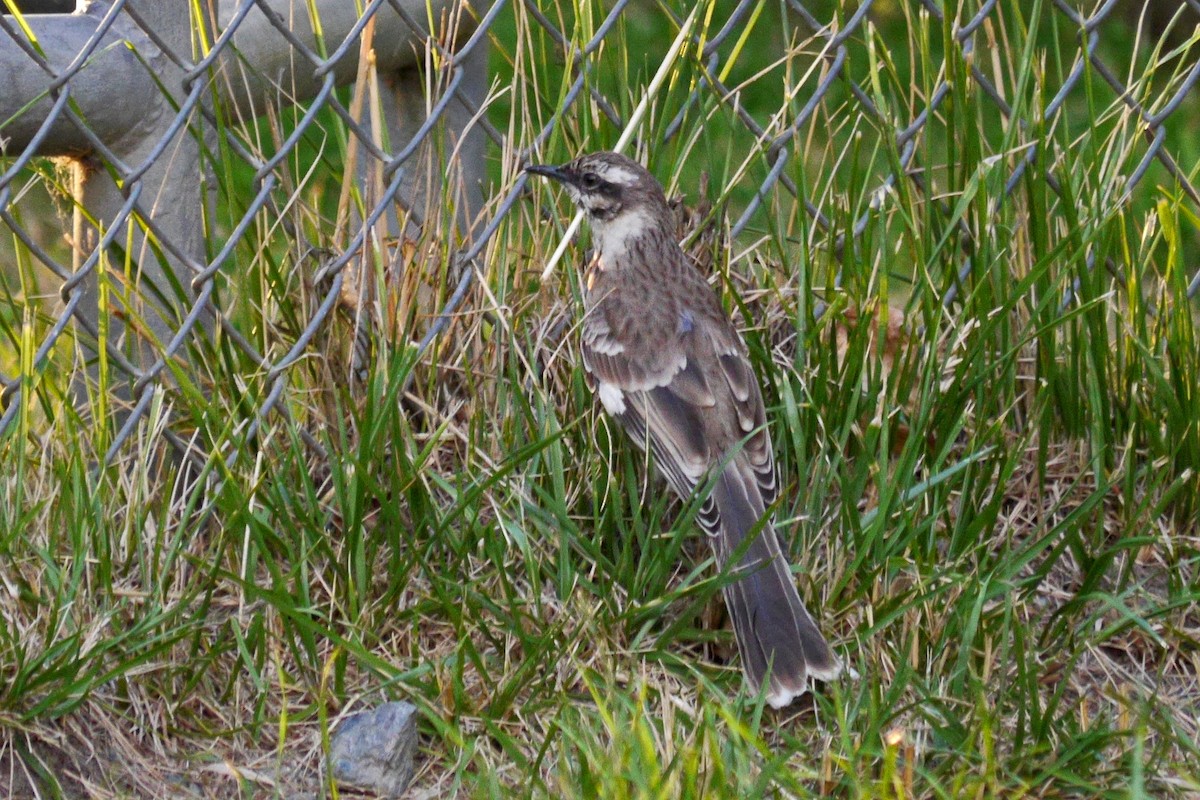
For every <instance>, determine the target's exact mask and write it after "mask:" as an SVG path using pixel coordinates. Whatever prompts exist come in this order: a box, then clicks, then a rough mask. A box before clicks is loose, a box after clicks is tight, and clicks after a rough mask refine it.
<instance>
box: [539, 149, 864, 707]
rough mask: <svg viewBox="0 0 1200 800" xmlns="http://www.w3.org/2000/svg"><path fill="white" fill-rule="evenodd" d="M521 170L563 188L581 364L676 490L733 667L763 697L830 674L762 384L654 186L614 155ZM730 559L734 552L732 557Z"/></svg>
mask: <svg viewBox="0 0 1200 800" xmlns="http://www.w3.org/2000/svg"><path fill="white" fill-rule="evenodd" d="M525 171H526V172H527V173H531V174H533V175H538V176H542V177H545V178H549V179H551V180H553V181H556V182H558V183H559V184H561V185H562V186H563V187H565V190H566V192H567V194H568V195H569V196H570V198H571V199H572V200H573V201H574V202H575V204H576V205H577V206H578V207H579V208H580V209H581V210H582V211H583V212H584V215H585V217H586V218H587V220H588V223H589V226H590V228H591V231H592V251H593V254H592V257H591V258H590V259H589V260H588V262H587V266H586V269H585V271H584V275H583V281H584V314H583V318H582V320H581V322H580V325H579V329H580V339H581V343H580V344H581V346H580V349H581V352H582V360H583V367H584V370H585V372H586V377H587V380H588V384H589V385H590V386H591V388H592V391H593V392H594V393H595V395H596V396H597V397H598V398H599V400H600V404H601V405H602V406H603V407H604V409H605V411H606V412H607V413H608V414H609V415H610V416H611V417H613V418H614V419H616V420H617V422H618V423H619V424H620V426H621V427H622V428H623V429H624V430H625V432H626V433H627V434H628V435H629V437H630V438H631V439H632V440H633V442H634V443H635V444H636V445H637V446H638V447H639V448H641V449H642V450H643V451H645V450H649V451H650V453H652V454H653V461H654V464H655V466H656V467H657V469H658V470H659V471H660V472H661V473H662V474H663V476H664V477H665V478H666V481H667V483H668V484H669V485H670V487H671V488H672V489H673V490H674V491H675V493H676V494H678V495H679V496H680V497H681V498H683V499H684V500H685V501H687V500H689V499H691V498H692V497H693V496H695V494H696V493H697V492H698V491H704V490H709V487H711V489H710V490H709V493H708V495H707V497H705V498H704V499H703V501H702V503H701V505H700V509H699V511H698V513H697V516H696V520H697V523H698V524H699V526H700V528H701V529H702V530H703V531H704V532H705V533H706V534H707V538H708V541H709V543H710V544H711V546H712V551H713V554H714V556H715V559H716V562H717V565H718V567H719V568H720V569H722V570H726V569H728V570H729V572H730V573H731V574H733V575H734V576H735V579H734V580H732V581H731V582H729V583H727V584H726V585H725V586H724V588H723V594H724V599H725V605H726V607H727V608H728V610H729V616H730V618H731V619H732V621H733V629H734V635H735V638H736V639H737V643H738V651H739V653H740V656H741V660H742V666H743V672H744V674H745V675H746V678H747V681H748V683H749V685H750V688H751V689H752V690H753V691H754V692H755V693H757V692H759V691H761V690H762V689H763V687H764V685H765V688H766V691H765V699H766V701H767V703H768V704H770V705H771V706H772V707H773V708H776V709H779V708H783V707H784V706H787V705H788V704H790V703H791V702H792V701H793V700H795V699H796V698H797V697H799V696H801V695H803V694H804V693H805V692H806V691H807V689H808V678H809V677H812V678H816V679H819V680H832V679H833V678H835V677H836V676H837V675H838V674H839V673H840V671H841V663H840V661H839V659H838V658H837V657H836V656H835V655H834V653H833V652H832V651H831V650H830V647H829V644H828V643H827V642H826V640H825V637H824V636H823V635H822V634H821V631H820V629H819V628H818V627H817V624H816V622H815V621H814V620H813V618H812V615H811V614H809V612H808V610H807V609H806V608H805V607H804V603H803V602H802V601H801V599H800V594H799V592H798V591H797V590H796V585H795V583H794V582H793V579H792V574H791V570H790V569H789V567H788V562H787V560H786V559H785V557H784V555H783V552H782V551H781V549H780V545H779V538H778V536H777V535H776V532H775V528H774V526H773V525H772V524H771V520H770V519H769V515H768V513H767V512H768V510H769V509H771V508H772V506H773V505H774V503H775V501H776V498H777V495H778V492H779V483H778V480H777V475H776V468H775V457H774V453H773V451H772V447H771V437H770V433H769V431H768V429H767V420H766V409H765V406H764V404H763V398H762V390H761V388H760V387H759V384H758V378H757V376H756V375H755V372H754V369H753V366H752V365H751V363H750V360H749V357H748V354H747V351H746V345H745V343H744V341H743V340H742V337H741V335H740V334H739V333H738V331H737V329H736V328H735V327H734V325H733V323H732V321H731V320H730V318H729V316H728V315H727V314H726V313H725V310H724V308H723V307H722V305H721V301H720V298H719V297H718V296H717V294H716V292H715V291H714V289H713V287H711V286H710V285H709V284H708V281H707V280H706V279H705V278H704V276H703V275H702V274H701V273H700V272H699V271H698V270H697V269H696V267H695V266H694V264H693V262H692V261H691V260H690V259H689V258H688V257H687V256H686V255H685V254H684V251H683V250H682V249H681V248H680V245H679V242H678V241H677V239H676V238H675V232H676V231H677V219H676V218H675V215H674V213H673V212H672V210H671V208H670V206H669V204H668V201H667V199H666V197H665V194H664V192H663V188H662V185H661V184H660V183H659V182H658V180H657V179H656V178H655V177H654V176H653V175H652V174H651V173H650V172H649V171H648V170H647V169H646V168H645V167H643V166H642V165H641V164H639V163H638V162H636V161H634V160H633V159H631V158H628V157H627V156H624V155H621V154H618V153H613V152H607V151H603V152H595V153H589V154H587V155H583V156H580V157H579V158H576V159H575V160H573V161H571V162H569V163H567V164H563V165H561V166H553V165H544V164H531V165H528V166H526V167H525ZM730 561H734V562H735V563H733V564H730Z"/></svg>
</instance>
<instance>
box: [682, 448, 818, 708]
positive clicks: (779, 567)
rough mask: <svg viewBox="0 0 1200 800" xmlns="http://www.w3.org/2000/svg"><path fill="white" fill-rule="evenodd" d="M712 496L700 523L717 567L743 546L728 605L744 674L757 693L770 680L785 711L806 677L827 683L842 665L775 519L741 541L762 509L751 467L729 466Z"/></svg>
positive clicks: (772, 695)
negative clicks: (797, 579)
mask: <svg viewBox="0 0 1200 800" xmlns="http://www.w3.org/2000/svg"><path fill="white" fill-rule="evenodd" d="M710 500H711V501H712V503H711V504H709V507H708V508H706V509H704V510H702V511H701V514H700V520H699V521H700V522H701V524H702V525H703V527H704V528H705V529H706V530H707V531H708V533H709V534H710V536H711V537H712V544H713V548H714V552H715V553H716V556H717V562H718V564H719V565H720V566H722V567H724V566H725V563H726V561H727V560H728V559H729V557H730V556H731V555H733V554H734V553H736V552H737V551H738V550H739V548H742V549H744V551H745V552H744V555H742V556H741V558H740V559H739V561H738V564H737V569H738V571H739V572H740V573H742V577H741V578H739V579H738V580H736V581H734V582H733V583H730V584H728V585H727V586H726V587H725V605H726V606H727V607H728V608H729V615H730V617H731V618H732V619H733V630H734V633H735V634H736V636H737V641H738V650H739V651H740V652H741V655H742V664H743V666H744V669H745V671H746V677H747V678H749V680H750V684H751V686H752V687H753V688H754V689H755V690H756V691H757V690H758V689H759V688H760V687H761V686H762V685H763V683H764V681H766V682H768V691H767V698H766V699H767V702H768V703H770V704H771V706H772V707H773V708H782V707H783V706H786V705H787V704H789V703H791V702H792V701H793V700H794V699H796V698H797V697H799V696H800V695H802V694H804V692H805V691H807V688H808V683H807V676H809V675H811V676H813V677H814V678H817V679H819V680H830V679H832V678H834V677H836V676H837V675H838V673H839V672H841V664H840V662H839V661H838V659H837V657H836V656H834V654H833V652H832V651H831V650H830V649H829V645H828V644H827V643H826V641H825V637H824V636H822V635H821V631H820V630H819V629H818V628H817V624H816V623H815V622H814V621H813V618H812V616H811V615H810V614H809V613H808V610H807V609H806V608H805V607H804V603H803V602H801V600H800V594H799V593H798V592H797V591H796V585H795V584H794V583H793V582H792V575H791V572H790V571H789V570H788V564H787V561H786V560H785V559H784V557H783V554H782V553H781V552H780V549H779V541H778V539H776V537H775V529H774V528H773V527H772V526H771V524H770V522H767V523H764V525H763V527H762V529H761V530H760V531H759V532H758V533H757V534H755V535H754V539H753V540H752V541H751V542H750V543H749V544H748V545H744V544H743V540H744V539H745V538H746V537H747V535H749V534H750V533H751V532H752V531H754V530H755V526H757V525H758V522H759V519H760V518H761V517H762V515H763V512H764V509H763V503H762V499H761V496H760V495H759V492H758V488H757V486H756V485H755V483H754V480H753V478H752V476H751V475H750V474H749V470H748V469H746V468H744V467H743V465H741V464H739V463H738V461H737V460H736V459H735V460H734V461H733V462H732V463H730V464H728V465H727V466H726V468H725V471H724V473H723V474H722V475H721V478H720V479H718V481H717V485H716V486H715V487H714V488H713V492H712V495H711V496H710ZM714 506H715V507H714ZM706 511H707V512H708V513H705V512H706ZM768 676H769V677H768Z"/></svg>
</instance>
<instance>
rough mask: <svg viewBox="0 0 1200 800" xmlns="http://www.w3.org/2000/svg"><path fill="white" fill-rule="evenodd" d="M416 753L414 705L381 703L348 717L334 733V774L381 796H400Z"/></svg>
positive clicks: (346, 782) (331, 752)
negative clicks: (376, 706)
mask: <svg viewBox="0 0 1200 800" xmlns="http://www.w3.org/2000/svg"><path fill="white" fill-rule="evenodd" d="M416 752H417V709H416V707H415V706H414V705H413V704H412V703H405V702H394V703H384V704H383V705H381V706H379V707H378V708H374V709H371V710H370V711H362V712H360V713H358V714H354V715H352V716H349V717H347V718H346V719H344V720H342V723H341V724H340V725H339V726H338V728H337V730H336V731H334V732H333V739H332V741H331V742H330V756H331V761H332V762H333V777H334V779H335V780H337V781H338V782H339V783H345V784H349V785H351V786H354V787H357V788H360V789H366V790H367V791H370V792H374V793H375V794H378V795H381V796H383V797H399V796H400V794H402V793H403V792H404V789H405V788H406V787H407V786H408V782H409V781H410V780H412V776H413V756H414V755H416Z"/></svg>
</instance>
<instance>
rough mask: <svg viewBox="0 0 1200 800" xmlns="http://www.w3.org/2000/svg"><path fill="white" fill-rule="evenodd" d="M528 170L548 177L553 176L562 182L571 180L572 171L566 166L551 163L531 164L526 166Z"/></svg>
mask: <svg viewBox="0 0 1200 800" xmlns="http://www.w3.org/2000/svg"><path fill="white" fill-rule="evenodd" d="M525 171H526V172H532V173H533V174H534V175H541V176H543V177H546V178H553V179H554V180H556V181H561V182H562V183H570V182H571V173H570V172H568V171H567V170H566V168H564V167H555V166H551V165H549V164H530V165H529V166H527V167H526V168H525Z"/></svg>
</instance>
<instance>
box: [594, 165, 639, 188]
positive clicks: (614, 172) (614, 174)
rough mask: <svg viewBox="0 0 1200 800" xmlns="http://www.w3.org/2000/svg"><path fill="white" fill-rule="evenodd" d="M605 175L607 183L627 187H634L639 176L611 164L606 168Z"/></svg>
mask: <svg viewBox="0 0 1200 800" xmlns="http://www.w3.org/2000/svg"><path fill="white" fill-rule="evenodd" d="M603 175H604V179H605V180H606V181H609V182H610V183H620V184H624V185H625V186H632V185H633V184H635V183H637V180H638V176H637V175H636V174H635V173H633V172H630V171H629V170H627V169H625V168H624V167H618V166H614V165H611V164H610V165H607V166H605V167H604V171H603Z"/></svg>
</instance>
